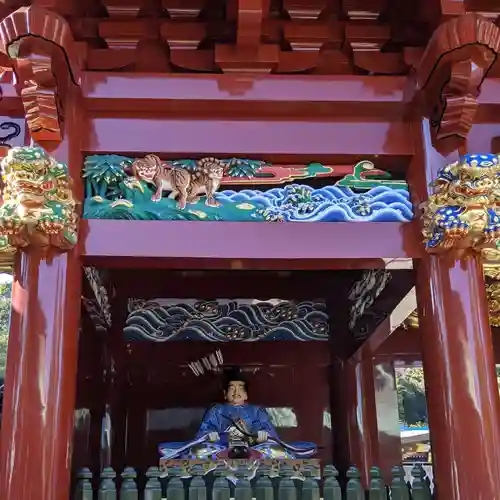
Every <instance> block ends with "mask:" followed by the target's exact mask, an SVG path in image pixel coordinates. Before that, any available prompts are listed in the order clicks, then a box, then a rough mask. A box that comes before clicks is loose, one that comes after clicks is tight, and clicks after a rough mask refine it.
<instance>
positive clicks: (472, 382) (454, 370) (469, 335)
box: [417, 254, 500, 500]
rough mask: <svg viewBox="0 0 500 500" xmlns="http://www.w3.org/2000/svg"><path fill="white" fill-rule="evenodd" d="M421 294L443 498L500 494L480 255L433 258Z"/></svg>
mask: <svg viewBox="0 0 500 500" xmlns="http://www.w3.org/2000/svg"><path fill="white" fill-rule="evenodd" d="M417 298H418V304H419V314H420V325H421V332H422V353H423V362H424V370H425V380H426V384H427V398H428V400H427V404H428V411H429V423H430V433H431V443H432V452H433V462H434V477H435V480H436V483H437V487H438V490H439V498H445V499H446V500H463V499H469V498H471V499H472V498H477V499H479V498H484V499H495V498H500V467H499V465H500V413H499V404H498V386H497V379H496V375H495V364H494V356H493V345H492V339H491V332H490V326H489V322H488V306H487V302H486V295H485V286H484V278H483V272H482V265H481V262H480V259H479V257H478V256H475V255H474V256H468V257H467V258H464V259H462V260H460V261H458V260H455V259H454V257H453V256H452V254H448V255H443V256H439V257H435V256H428V257H426V258H425V259H423V260H422V261H421V262H419V263H418V266H417Z"/></svg>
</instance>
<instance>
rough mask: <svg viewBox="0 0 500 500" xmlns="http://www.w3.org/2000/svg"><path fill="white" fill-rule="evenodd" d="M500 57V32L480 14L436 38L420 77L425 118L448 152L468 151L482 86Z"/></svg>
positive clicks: (442, 29)
mask: <svg viewBox="0 0 500 500" xmlns="http://www.w3.org/2000/svg"><path fill="white" fill-rule="evenodd" d="M499 51H500V29H499V28H498V27H497V26H496V25H495V24H493V23H492V22H491V21H488V20H487V19H485V18H483V17H481V16H480V15H478V14H475V13H469V14H465V15H463V16H460V17H456V18H453V19H451V20H449V21H447V22H445V23H444V24H442V25H441V26H439V28H438V29H437V30H436V31H435V32H434V35H433V36H432V38H431V40H430V42H429V44H428V46H427V48H426V51H425V53H424V55H423V57H422V60H421V62H420V66H419V68H418V71H417V83H418V89H419V91H420V93H421V96H422V98H423V102H424V113H425V114H427V116H430V117H431V120H432V125H433V139H434V141H435V145H438V144H439V149H440V150H441V151H442V152H445V153H447V152H451V151H453V150H455V149H460V148H462V147H464V145H465V141H466V139H467V135H468V133H469V131H470V128H471V126H472V123H473V121H474V116H475V114H476V111H477V108H478V100H477V99H478V96H479V92H480V87H481V83H482V81H483V80H484V78H485V76H486V75H487V73H488V71H489V70H490V69H491V68H492V66H493V64H494V63H495V60H496V57H497V54H498V52H499Z"/></svg>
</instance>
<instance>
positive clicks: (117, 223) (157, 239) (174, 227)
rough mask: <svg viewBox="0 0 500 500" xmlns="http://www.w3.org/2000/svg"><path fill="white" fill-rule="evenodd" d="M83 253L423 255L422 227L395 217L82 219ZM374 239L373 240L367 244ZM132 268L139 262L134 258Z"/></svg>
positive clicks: (260, 257)
mask: <svg viewBox="0 0 500 500" xmlns="http://www.w3.org/2000/svg"><path fill="white" fill-rule="evenodd" d="M81 234H82V235H83V238H84V239H83V242H82V255H83V256H85V261H86V262H88V263H92V261H93V259H99V258H101V259H102V258H110V260H112V259H114V258H118V259H119V258H134V257H136V258H140V259H157V260H159V265H161V261H162V260H163V259H172V258H191V259H205V260H206V261H207V262H212V261H218V260H219V261H221V262H227V261H232V262H233V267H234V268H240V269H241V265H240V263H239V260H240V259H246V260H255V261H259V262H262V263H263V264H264V261H265V260H269V259H271V260H272V259H274V260H280V261H290V262H292V261H302V262H307V261H310V260H311V259H326V260H334V259H349V258H351V259H373V258H389V257H392V258H399V257H404V258H420V257H422V254H423V252H424V250H423V247H422V245H421V243H420V235H419V232H418V227H417V226H416V225H415V224H412V223H396V222H384V223H380V222H361V223H356V222H354V223H353V222H336V223H325V222H312V223H307V224H301V223H284V224H279V223H259V222H255V223H254V222H194V221H188V222H184V221H170V222H168V221H147V222H145V221H132V220H98V219H93V220H85V221H82V227H81ZM368 242H369V244H368ZM129 267H134V266H133V265H132V263H131V262H129Z"/></svg>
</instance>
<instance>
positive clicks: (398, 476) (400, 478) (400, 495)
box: [391, 465, 410, 500]
mask: <svg viewBox="0 0 500 500" xmlns="http://www.w3.org/2000/svg"><path fill="white" fill-rule="evenodd" d="M391 475H392V483H391V499H392V500H410V491H409V489H408V484H407V482H406V480H405V477H406V473H405V470H404V469H403V467H402V466H401V465H396V466H395V467H393V468H392V469H391Z"/></svg>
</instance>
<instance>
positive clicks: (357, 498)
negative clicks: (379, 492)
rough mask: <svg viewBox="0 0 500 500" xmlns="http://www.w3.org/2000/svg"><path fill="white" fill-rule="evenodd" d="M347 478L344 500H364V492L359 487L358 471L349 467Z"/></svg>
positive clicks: (359, 475)
mask: <svg viewBox="0 0 500 500" xmlns="http://www.w3.org/2000/svg"><path fill="white" fill-rule="evenodd" d="M347 477H348V478H349V481H347V495H346V500H364V498H365V492H364V491H363V487H362V486H361V481H360V477H361V474H360V473H359V470H358V469H357V468H356V467H349V470H348V471H347Z"/></svg>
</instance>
